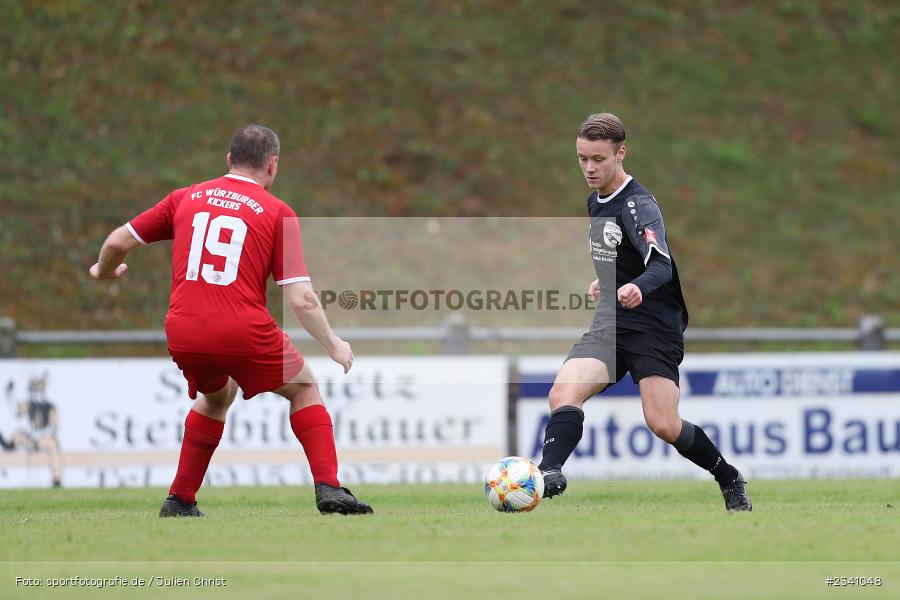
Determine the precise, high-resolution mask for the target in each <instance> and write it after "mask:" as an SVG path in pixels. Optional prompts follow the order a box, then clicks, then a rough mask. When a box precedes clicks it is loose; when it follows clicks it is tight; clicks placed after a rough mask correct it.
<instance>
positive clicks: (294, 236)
mask: <svg viewBox="0 0 900 600" xmlns="http://www.w3.org/2000/svg"><path fill="white" fill-rule="evenodd" d="M273 253H274V256H273V260H272V276H273V277H274V278H275V283H277V284H278V285H288V284H290V283H299V282H302V281H309V273H308V272H307V270H306V262H305V261H304V260H303V240H302V238H301V235H300V219H298V218H297V213H295V212H294V211H293V209H291V207H290V206H288V205H286V204H284V205H282V208H281V211H280V212H279V214H278V222H277V223H276V224H275V247H274V248H273Z"/></svg>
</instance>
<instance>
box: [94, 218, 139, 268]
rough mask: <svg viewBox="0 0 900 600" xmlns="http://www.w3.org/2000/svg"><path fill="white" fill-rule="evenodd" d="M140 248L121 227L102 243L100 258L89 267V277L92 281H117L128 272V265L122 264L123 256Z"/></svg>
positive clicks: (126, 230)
mask: <svg viewBox="0 0 900 600" xmlns="http://www.w3.org/2000/svg"><path fill="white" fill-rule="evenodd" d="M138 246H140V242H138V241H137V240H136V239H135V238H134V236H133V235H131V232H130V231H128V229H127V228H126V227H125V226H124V225H123V226H122V227H119V228H118V229H115V230H114V231H113V232H112V233H110V234H109V237H107V238H106V241H105V242H103V246H102V247H101V248H100V257H99V258H98V259H97V263H96V264H94V266H92V267H91V277H93V278H94V279H117V278H119V277H121V276H122V275H123V274H124V273H125V271H127V270H128V265H126V264H125V263H123V262H122V261H123V260H125V256H126V255H127V254H128V253H129V252H130V251H131V250H133V249H135V248H137V247H138Z"/></svg>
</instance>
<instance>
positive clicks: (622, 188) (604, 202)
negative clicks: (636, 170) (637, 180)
mask: <svg viewBox="0 0 900 600" xmlns="http://www.w3.org/2000/svg"><path fill="white" fill-rule="evenodd" d="M632 179H633V177H632V176H631V175H629V176H628V177H626V178H625V181H624V182H622V185H620V186H619V188H618V189H617V190H616V191H614V192H613V193H612V194H610V195H609V196H607V197H606V198H601V197H600V192H599V191H597V202H598V203H600V204H606V203H607V202H609V201H610V200H612V199H613V198H615V197H616V196H618V195H619V192H621V191H622V190H624V189H625V186H626V185H628V182H629V181H631V180H632Z"/></svg>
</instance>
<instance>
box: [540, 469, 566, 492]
mask: <svg viewBox="0 0 900 600" xmlns="http://www.w3.org/2000/svg"><path fill="white" fill-rule="evenodd" d="M543 474H544V498H552V497H553V496H559V495H560V494H562V493H563V492H564V491H566V485H567V483H568V482H567V481H566V476H565V475H563V474H562V471H560V470H558V469H550V470H548V471H544V473H543Z"/></svg>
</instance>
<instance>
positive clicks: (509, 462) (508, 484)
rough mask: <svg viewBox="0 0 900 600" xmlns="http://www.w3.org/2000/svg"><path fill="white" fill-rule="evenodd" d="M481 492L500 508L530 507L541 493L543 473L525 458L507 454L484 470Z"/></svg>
mask: <svg viewBox="0 0 900 600" xmlns="http://www.w3.org/2000/svg"><path fill="white" fill-rule="evenodd" d="M484 493H485V495H487V499H488V502H490V503H491V506H493V507H494V508H496V509H497V510H499V511H501V512H525V511H529V510H534V508H535V507H536V506H537V505H538V504H539V503H540V501H541V497H542V496H543V495H544V476H543V474H541V470H540V469H538V467H537V465H536V464H534V463H533V462H531V461H530V460H528V459H527V458H522V457H521V456H507V457H506V458H504V459H502V460H501V461H500V462H498V463H497V464H495V465H494V466H493V467H491V469H490V471H488V474H487V477H485V478H484Z"/></svg>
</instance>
